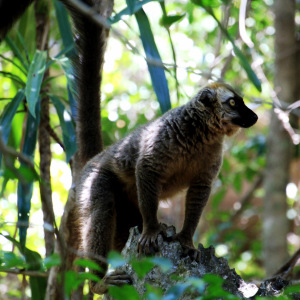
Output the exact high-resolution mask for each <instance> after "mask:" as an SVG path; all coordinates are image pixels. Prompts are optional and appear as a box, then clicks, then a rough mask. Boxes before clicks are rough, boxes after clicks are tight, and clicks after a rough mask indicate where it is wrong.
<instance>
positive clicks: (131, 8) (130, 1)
mask: <svg viewBox="0 0 300 300" xmlns="http://www.w3.org/2000/svg"><path fill="white" fill-rule="evenodd" d="M126 4H127V7H128V9H129V13H130V15H133V14H134V8H135V0H126Z"/></svg>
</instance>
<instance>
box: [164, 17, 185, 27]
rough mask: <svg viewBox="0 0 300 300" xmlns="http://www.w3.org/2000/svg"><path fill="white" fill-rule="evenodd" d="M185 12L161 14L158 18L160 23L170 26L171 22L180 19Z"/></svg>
mask: <svg viewBox="0 0 300 300" xmlns="http://www.w3.org/2000/svg"><path fill="white" fill-rule="evenodd" d="M184 16H185V14H182V15H174V16H163V17H162V18H161V20H160V24H161V25H162V26H165V27H170V26H171V25H172V24H174V23H176V22H179V21H181V20H182V19H183V18H184Z"/></svg>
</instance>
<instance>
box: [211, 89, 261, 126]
mask: <svg viewBox="0 0 300 300" xmlns="http://www.w3.org/2000/svg"><path fill="white" fill-rule="evenodd" d="M217 94H218V98H219V101H220V102H221V104H222V108H223V115H222V120H224V121H225V122H229V123H232V124H234V125H237V126H240V127H242V128H249V127H251V126H252V125H254V124H255V123H256V121H257V119H258V118H257V115H256V114H255V113H254V112H253V111H252V110H251V109H249V108H248V107H247V106H246V105H245V103H244V101H243V98H242V97H240V96H239V95H238V94H237V93H235V92H234V90H233V89H232V88H231V87H229V86H226V85H224V86H220V87H219V88H218V89H217Z"/></svg>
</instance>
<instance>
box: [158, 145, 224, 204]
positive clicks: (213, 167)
mask: <svg viewBox="0 0 300 300" xmlns="http://www.w3.org/2000/svg"><path fill="white" fill-rule="evenodd" d="M205 150H207V149H205ZM209 150H210V151H200V152H199V153H193V154H192V155H186V156H178V157H176V158H175V159H174V160H173V161H170V162H169V164H168V165H167V166H166V170H165V172H164V174H163V175H162V178H161V183H162V184H161V195H160V198H162V199H165V198H168V197H171V196H172V195H174V194H176V193H178V192H180V191H181V190H183V189H185V188H188V187H189V186H190V185H191V184H192V183H196V184H203V185H211V184H212V182H213V181H214V179H215V178H216V176H217V175H218V172H219V170H220V167H221V164H222V149H221V148H220V147H216V148H212V149H209Z"/></svg>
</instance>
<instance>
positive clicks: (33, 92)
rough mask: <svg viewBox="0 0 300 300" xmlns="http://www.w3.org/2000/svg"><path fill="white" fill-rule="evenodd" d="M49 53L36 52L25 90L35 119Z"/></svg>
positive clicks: (30, 110)
mask: <svg viewBox="0 0 300 300" xmlns="http://www.w3.org/2000/svg"><path fill="white" fill-rule="evenodd" d="M46 60H47V51H39V50H37V51H36V52H35V55H34V57H33V60H32V62H31V65H30V67H29V71H28V76H27V84H26V89H25V94H26V99H27V103H28V108H29V112H30V114H31V115H32V116H33V117H34V118H35V116H36V115H35V108H36V103H37V101H38V98H39V95H40V89H41V85H42V82H43V78H44V73H45V70H46Z"/></svg>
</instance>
